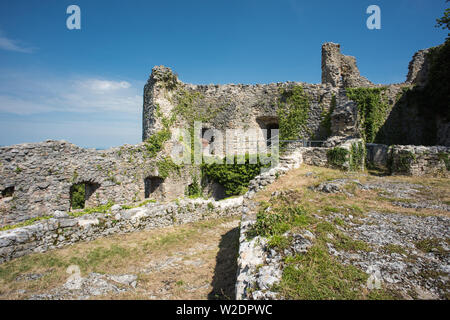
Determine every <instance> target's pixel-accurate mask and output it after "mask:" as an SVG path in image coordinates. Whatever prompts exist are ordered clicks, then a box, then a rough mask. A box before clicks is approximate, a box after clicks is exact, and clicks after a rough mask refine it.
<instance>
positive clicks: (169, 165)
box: [156, 157, 181, 179]
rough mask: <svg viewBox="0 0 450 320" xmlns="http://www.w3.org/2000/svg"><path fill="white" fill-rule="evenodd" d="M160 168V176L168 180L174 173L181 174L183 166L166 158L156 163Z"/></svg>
mask: <svg viewBox="0 0 450 320" xmlns="http://www.w3.org/2000/svg"><path fill="white" fill-rule="evenodd" d="M156 166H157V167H158V173H159V176H160V177H161V178H162V179H166V178H167V177H168V176H169V175H170V174H171V173H172V172H177V173H179V172H180V168H181V166H179V165H177V164H175V163H174V162H173V161H172V159H171V158H170V157H165V158H164V159H163V160H160V161H158V162H157V163H156Z"/></svg>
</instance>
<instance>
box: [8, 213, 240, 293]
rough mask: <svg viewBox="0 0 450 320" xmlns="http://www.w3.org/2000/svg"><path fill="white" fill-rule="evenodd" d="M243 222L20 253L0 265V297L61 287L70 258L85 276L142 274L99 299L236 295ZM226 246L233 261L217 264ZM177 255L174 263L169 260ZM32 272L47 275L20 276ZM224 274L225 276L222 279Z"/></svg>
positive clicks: (228, 220) (231, 220)
mask: <svg viewBox="0 0 450 320" xmlns="http://www.w3.org/2000/svg"><path fill="white" fill-rule="evenodd" d="M238 222H239V220H238V217H232V218H225V219H214V220H206V221H201V222H197V223H190V224H186V225H182V226H175V227H168V228H161V229H155V230H150V231H141V232H134V233H130V234H124V235H113V236H109V237H105V238H101V239H97V240H95V241H92V242H85V243H78V244H75V245H73V246H70V247H66V248H63V249H58V250H53V251H49V252H46V253H42V254H33V255H29V256H25V257H22V258H19V259H15V260H13V261H10V262H7V263H5V264H3V265H0V299H24V298H27V297H29V296H30V295H32V294H38V293H45V292H49V291H50V290H51V289H53V288H57V287H60V286H61V285H63V284H64V283H65V281H66V280H67V278H68V276H69V275H68V274H67V273H66V270H67V267H68V266H69V265H71V264H76V265H78V266H80V268H81V276H82V277H85V276H87V275H88V273H90V272H97V273H104V274H136V275H138V279H139V280H138V287H137V288H136V290H134V291H129V292H126V293H124V294H121V295H117V296H114V295H109V296H100V297H99V296H97V297H96V298H99V299H166V298H170V299H206V298H208V297H209V298H214V296H215V294H218V297H220V298H226V297H227V296H230V297H231V295H232V290H230V283H232V284H233V286H234V275H235V272H236V269H235V268H236V260H235V259H234V258H236V255H237V240H238V228H237V225H238ZM227 252H228V254H231V256H230V257H229V259H228V260H229V261H228V263H225V267H224V266H223V265H221V266H218V260H221V259H222V260H223V257H222V256H223V255H224V253H227ZM233 254H234V256H233ZM174 258H175V263H173V265H170V264H169V265H167V266H165V265H164V262H165V261H170V260H171V259H174ZM233 259H234V260H233ZM219 262H223V261H219ZM27 274H44V276H43V277H42V278H40V279H37V280H28V281H16V279H17V277H19V276H24V275H27ZM222 278H223V279H225V280H224V281H222V282H220V281H218V280H217V279H222ZM218 284H219V285H223V286H224V287H223V288H220V287H218ZM221 289H222V290H223V291H224V294H221ZM20 290H25V291H26V292H25V293H20V292H21V291H20Z"/></svg>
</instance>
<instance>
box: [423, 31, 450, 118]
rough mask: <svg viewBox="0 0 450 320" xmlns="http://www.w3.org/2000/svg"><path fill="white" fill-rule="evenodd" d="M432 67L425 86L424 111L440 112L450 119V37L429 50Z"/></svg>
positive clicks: (439, 113)
mask: <svg viewBox="0 0 450 320" xmlns="http://www.w3.org/2000/svg"><path fill="white" fill-rule="evenodd" d="M427 55H428V59H429V62H430V69H429V72H428V82H427V84H426V86H425V90H424V91H425V92H426V95H427V104H426V105H424V109H425V110H424V111H425V112H427V113H431V114H438V115H441V116H443V117H444V119H445V120H447V121H450V108H449V101H450V90H449V89H448V86H449V83H450V38H448V39H447V40H446V41H445V42H444V44H442V45H440V46H437V47H433V48H430V50H429V52H428V54H427Z"/></svg>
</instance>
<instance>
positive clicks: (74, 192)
mask: <svg viewBox="0 0 450 320" xmlns="http://www.w3.org/2000/svg"><path fill="white" fill-rule="evenodd" d="M85 191H86V186H85V184H84V183H78V184H74V185H73V186H72V188H71V193H70V204H71V207H72V209H84V202H85Z"/></svg>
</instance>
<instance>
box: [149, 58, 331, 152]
mask: <svg viewBox="0 0 450 320" xmlns="http://www.w3.org/2000/svg"><path fill="white" fill-rule="evenodd" d="M167 79H174V83H176V85H169V84H167ZM297 85H300V86H302V88H303V89H304V92H305V93H306V94H307V95H308V97H309V100H310V105H309V106H310V110H309V113H308V121H307V125H306V128H304V130H302V131H301V133H300V134H299V138H304V139H307V140H312V139H318V140H325V139H326V138H327V132H326V130H325V129H324V128H323V126H321V122H322V121H323V119H324V116H325V114H326V113H327V111H328V110H329V108H330V103H331V98H332V95H333V94H335V93H336V92H337V91H336V89H335V88H333V87H332V86H330V85H329V84H328V85H327V84H307V83H302V82H285V83H271V84H256V85H243V84H226V85H193V84H185V83H182V82H181V81H180V80H178V78H176V76H175V75H174V74H173V72H172V71H171V70H170V69H169V68H166V67H163V66H158V67H154V68H153V70H152V74H151V76H150V79H149V81H148V82H147V84H146V86H145V89H144V111H143V119H144V120H143V140H144V141H145V140H146V139H148V138H149V137H150V136H151V135H152V134H154V133H156V132H157V131H158V130H161V129H162V128H163V124H162V121H161V117H158V116H157V115H156V110H157V108H159V109H160V111H161V113H162V114H163V116H164V117H166V118H167V117H171V116H172V115H173V113H174V112H175V111H174V110H176V107H177V105H178V104H179V103H180V100H181V99H180V96H181V97H183V94H184V95H185V96H186V95H187V96H189V97H197V98H196V99H193V101H192V106H191V108H192V114H191V116H192V117H193V118H197V119H199V120H202V122H203V127H204V128H211V129H212V128H214V129H217V130H219V131H221V132H222V135H223V137H224V139H225V138H226V137H227V136H226V130H227V129H242V130H243V131H247V130H251V129H253V130H255V132H256V139H257V140H258V143H261V142H262V143H263V144H264V143H265V142H264V137H263V134H262V131H261V129H268V128H270V127H271V125H274V124H275V125H276V124H279V117H278V106H279V103H280V97H281V90H282V89H288V90H289V89H290V88H293V87H294V86H297ZM186 93H187V94H186ZM196 116H197V117H196ZM189 120H190V119H189ZM176 127H178V128H186V127H188V125H187V121H186V119H183V118H182V117H180V116H179V117H177V122H176ZM238 138H239V135H238V136H236V137H232V140H233V141H235V149H236V150H237V151H238V152H239V151H240V150H241V149H242V145H240V144H239V142H238V141H237V140H238ZM248 140H251V139H248Z"/></svg>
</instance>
